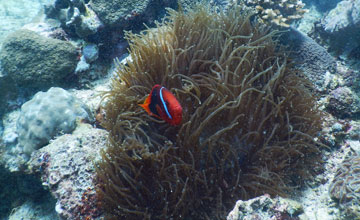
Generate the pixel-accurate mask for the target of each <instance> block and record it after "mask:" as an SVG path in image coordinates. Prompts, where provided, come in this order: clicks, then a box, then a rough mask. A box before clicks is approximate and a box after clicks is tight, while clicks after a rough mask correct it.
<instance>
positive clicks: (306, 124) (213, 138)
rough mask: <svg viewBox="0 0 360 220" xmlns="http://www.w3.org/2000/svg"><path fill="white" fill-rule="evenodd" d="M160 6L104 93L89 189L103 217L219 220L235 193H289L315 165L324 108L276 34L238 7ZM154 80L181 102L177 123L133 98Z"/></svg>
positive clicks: (136, 36) (140, 96) (144, 93)
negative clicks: (101, 133) (157, 19)
mask: <svg viewBox="0 0 360 220" xmlns="http://www.w3.org/2000/svg"><path fill="white" fill-rule="evenodd" d="M168 13H169V15H168V16H167V17H166V18H165V19H164V20H163V22H161V23H159V24H157V28H154V29H151V28H148V29H147V30H145V31H143V32H142V33H140V34H133V33H127V38H128V40H129V43H130V50H129V51H130V58H129V60H128V62H127V64H126V65H122V64H119V63H118V66H117V69H116V73H117V77H115V78H114V79H113V81H112V89H111V91H109V92H107V93H105V94H104V97H103V99H104V101H106V105H105V108H104V111H105V113H106V115H105V118H104V122H103V124H102V126H104V128H106V129H107V130H108V131H109V145H108V146H107V148H106V150H104V151H103V152H102V162H100V163H99V164H97V176H98V182H99V188H98V191H97V193H98V198H99V200H100V201H101V204H102V207H103V208H104V209H105V212H106V213H107V216H108V218H109V219H121V218H124V219H223V218H224V216H226V214H227V212H228V211H229V210H230V209H231V208H232V207H233V205H234V204H235V201H236V200H238V199H248V198H252V197H254V196H258V195H262V194H264V193H268V194H270V195H287V193H289V190H290V189H291V188H292V187H293V186H298V185H299V184H301V182H302V181H303V180H304V179H305V178H307V177H309V172H308V171H309V169H308V168H309V167H311V166H314V164H315V163H316V162H317V161H318V156H317V155H318V153H319V147H318V145H317V143H316V142H315V141H314V137H316V135H318V132H319V131H320V130H321V123H322V113H321V112H320V111H319V110H318V107H317V105H316V96H314V95H313V94H312V93H311V88H312V85H311V84H310V83H309V82H308V81H307V80H305V79H304V78H303V77H302V73H301V72H300V71H298V70H297V69H295V68H294V67H293V66H292V65H291V64H289V61H288V60H287V53H286V52H284V50H283V49H282V47H281V46H279V45H278V43H277V40H276V39H277V37H278V36H279V32H278V31H271V30H270V29H269V28H268V27H266V26H263V25H260V24H258V23H255V22H251V17H252V16H253V13H252V12H250V11H249V10H246V9H245V8H243V7H242V6H234V7H232V8H230V9H229V10H228V11H227V12H226V13H216V12H214V11H213V10H212V9H211V8H210V7H205V6H204V5H202V6H197V7H194V8H192V9H187V10H186V11H183V10H181V9H180V10H179V11H175V10H171V9H169V11H168ZM155 84H160V85H163V86H165V87H166V88H168V89H169V90H170V91H172V93H173V94H174V95H175V96H176V98H177V99H178V100H179V102H180V103H181V105H182V107H183V122H182V123H181V125H179V126H170V125H168V124H166V123H164V122H163V121H161V120H158V119H156V118H153V117H151V116H149V115H147V114H146V112H145V111H143V109H142V108H141V107H139V106H138V104H140V103H143V102H144V99H145V98H146V96H147V95H148V94H149V92H150V91H151V88H152V87H153V86H154V85H155Z"/></svg>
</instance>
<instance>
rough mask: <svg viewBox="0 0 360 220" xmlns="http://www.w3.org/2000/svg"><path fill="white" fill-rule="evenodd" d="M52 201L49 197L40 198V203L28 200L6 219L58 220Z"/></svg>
mask: <svg viewBox="0 0 360 220" xmlns="http://www.w3.org/2000/svg"><path fill="white" fill-rule="evenodd" d="M53 200H54V199H53V198H51V197H50V196H48V197H46V198H41V203H39V201H36V202H35V201H32V200H28V201H26V202H24V203H23V204H22V205H21V206H19V207H16V208H15V209H14V210H13V211H12V212H11V214H10V216H9V217H8V218H7V219H9V220H19V219H37V220H58V219H60V218H59V216H58V215H57V214H56V212H55V210H54V207H53V205H54V201H53Z"/></svg>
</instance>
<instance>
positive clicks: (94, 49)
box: [82, 44, 99, 63]
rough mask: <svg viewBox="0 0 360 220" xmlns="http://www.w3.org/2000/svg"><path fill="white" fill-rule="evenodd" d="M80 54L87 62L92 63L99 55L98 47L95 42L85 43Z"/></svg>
mask: <svg viewBox="0 0 360 220" xmlns="http://www.w3.org/2000/svg"><path fill="white" fill-rule="evenodd" d="M82 54H83V56H84V58H85V60H86V62H87V63H92V62H94V61H95V60H96V59H97V58H98V57H99V48H98V46H97V45H96V44H87V45H85V46H84V48H83V49H82Z"/></svg>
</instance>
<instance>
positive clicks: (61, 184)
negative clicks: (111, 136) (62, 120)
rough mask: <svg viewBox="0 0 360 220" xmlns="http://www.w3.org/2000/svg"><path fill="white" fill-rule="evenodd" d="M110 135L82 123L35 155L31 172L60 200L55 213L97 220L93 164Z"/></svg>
mask: <svg viewBox="0 0 360 220" xmlns="http://www.w3.org/2000/svg"><path fill="white" fill-rule="evenodd" d="M106 142H107V132H106V131H105V130H101V129H96V128H92V127H91V126H90V125H87V124H82V125H81V126H79V127H78V128H77V129H76V130H75V131H74V133H73V134H65V135H63V136H61V137H59V138H57V139H56V140H54V141H53V142H52V143H50V144H49V145H47V146H46V147H43V148H41V149H40V150H39V151H37V152H35V153H34V154H33V155H32V157H31V159H30V161H29V162H28V169H29V171H30V172H31V173H40V175H41V180H42V184H43V186H45V187H46V188H48V189H49V191H50V192H51V194H52V195H53V196H54V197H55V199H56V200H57V202H56V207H55V210H56V212H57V213H58V214H59V215H60V216H61V217H62V218H63V219H68V220H72V219H73V220H75V219H98V217H99V216H100V214H101V213H100V212H99V210H98V209H97V207H96V199H95V182H94V181H95V179H94V177H95V168H94V162H96V161H98V160H99V159H100V153H99V151H100V149H102V148H104V147H105V146H106Z"/></svg>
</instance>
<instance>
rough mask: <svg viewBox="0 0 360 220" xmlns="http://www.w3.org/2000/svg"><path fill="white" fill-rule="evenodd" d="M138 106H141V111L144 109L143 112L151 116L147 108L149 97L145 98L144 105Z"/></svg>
mask: <svg viewBox="0 0 360 220" xmlns="http://www.w3.org/2000/svg"><path fill="white" fill-rule="evenodd" d="M138 105H139V106H141V107H142V108H143V109H145V111H146V112H147V113H148V114H149V115H151V111H150V108H149V105H150V99H149V97H147V98H146V99H145V102H144V104H138Z"/></svg>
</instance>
